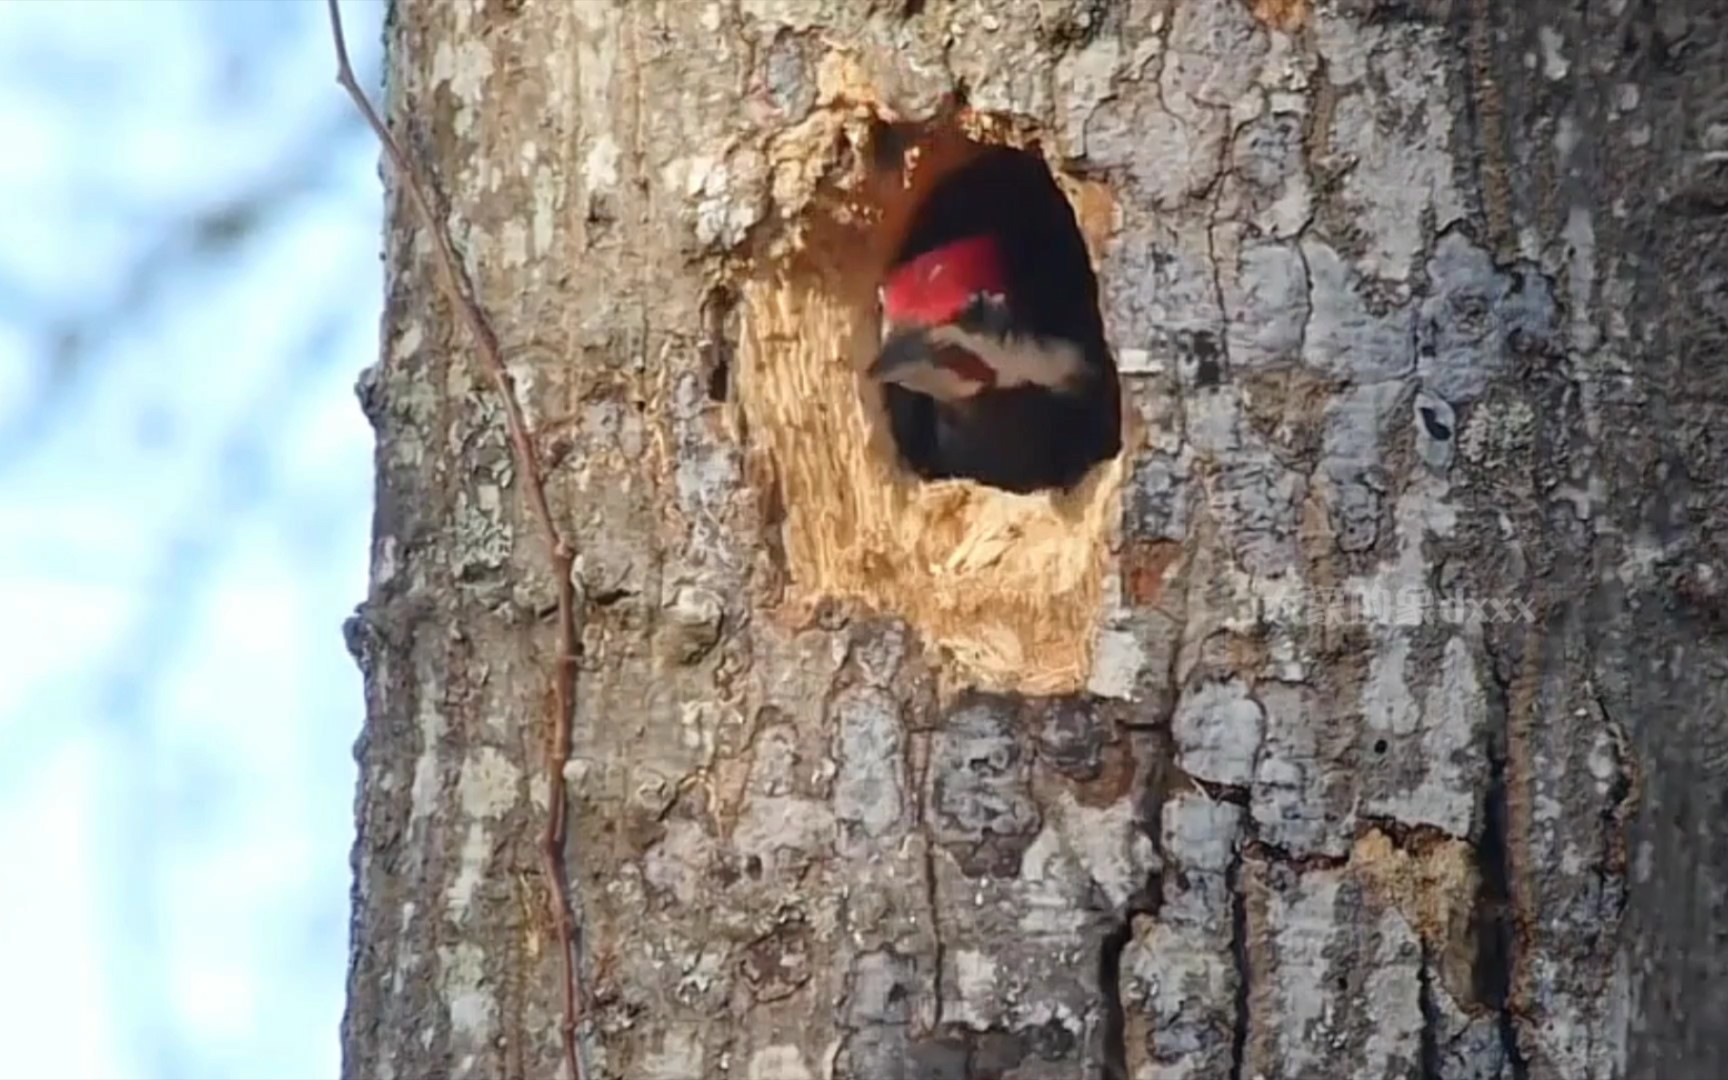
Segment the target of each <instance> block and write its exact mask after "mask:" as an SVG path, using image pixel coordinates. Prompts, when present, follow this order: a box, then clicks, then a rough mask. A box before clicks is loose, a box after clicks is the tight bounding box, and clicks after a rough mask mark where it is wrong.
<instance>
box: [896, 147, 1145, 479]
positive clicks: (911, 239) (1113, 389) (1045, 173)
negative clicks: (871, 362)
mask: <svg viewBox="0 0 1728 1080" xmlns="http://www.w3.org/2000/svg"><path fill="white" fill-rule="evenodd" d="M980 233H991V234H994V235H995V236H996V238H997V241H998V243H999V244H1001V245H1002V247H1003V249H1004V251H1005V254H1006V257H1007V261H1008V266H1007V267H1006V273H1007V278H1008V291H1009V296H1010V303H1011V306H1012V308H1013V310H1014V313H1015V318H1016V321H1017V322H1018V323H1019V324H1021V325H1022V326H1024V328H1025V329H1027V330H1029V331H1031V332H1033V333H1036V334H1038V335H1041V336H1048V337H1060V338H1066V339H1068V340H1071V341H1074V342H1077V343H1080V344H1081V345H1082V346H1084V347H1085V348H1086V351H1087V353H1088V355H1089V356H1090V357H1091V358H1092V359H1093V361H1094V363H1095V364H1096V365H1097V370H1096V377H1095V378H1094V379H1093V380H1092V381H1091V382H1090V384H1089V389H1088V390H1087V391H1086V392H1085V393H1082V394H1078V395H1059V394H1052V393H1049V392H1047V391H1045V390H1042V389H1032V388H1027V387H1015V388H1010V389H996V390H987V391H985V392H984V393H982V394H980V395H978V396H977V397H976V398H974V399H972V400H971V401H969V402H966V403H964V404H963V405H959V406H942V405H938V404H937V403H936V402H935V401H933V400H932V399H930V398H928V397H925V396H923V395H921V394H916V393H913V392H912V391H909V390H906V389H904V388H903V387H899V386H891V385H890V386H884V387H883V391H884V406H885V409H886V411H887V415H888V422H889V429H890V433H891V434H892V436H893V440H894V445H895V449H896V451H897V453H898V456H899V458H900V460H901V462H902V464H904V465H905V466H906V467H907V468H909V469H910V470H912V472H914V473H915V474H917V475H918V476H920V477H922V478H924V479H927V480H934V479H943V478H955V477H963V478H968V479H972V480H976V481H978V482H980V483H983V484H987V485H989V486H992V487H997V488H1002V489H1004V490H1008V491H1016V492H1030V491H1037V490H1040V489H1049V488H1057V489H1060V488H1068V487H1072V486H1073V485H1074V484H1076V483H1077V482H1078V481H1079V480H1080V479H1081V478H1082V477H1084V476H1085V475H1086V473H1087V472H1089V471H1090V470H1091V469H1092V467H1093V466H1094V465H1096V464H1098V463H1099V462H1101V461H1106V460H1108V459H1110V458H1112V457H1114V456H1115V455H1116V454H1117V452H1118V451H1119V450H1120V449H1121V445H1122V432H1121V427H1122V417H1121V406H1120V400H1121V390H1120V386H1119V383H1118V380H1117V375H1116V363H1115V359H1114V358H1113V357H1112V356H1111V354H1110V350H1109V347H1108V345H1107V344H1106V342H1105V337H1104V325H1103V320H1102V318H1101V317H1100V316H1099V313H1098V280H1097V278H1096V277H1095V276H1094V275H1093V273H1092V265H1091V262H1090V260H1089V258H1088V257H1087V252H1086V241H1085V239H1084V238H1083V237H1082V236H1081V234H1080V228H1079V225H1078V223H1077V222H1076V220H1075V218H1074V210H1073V208H1072V207H1071V206H1070V205H1069V203H1068V200H1067V198H1065V197H1064V196H1063V194H1062V191H1061V189H1060V188H1058V187H1057V186H1056V181H1055V178H1054V177H1052V176H1051V175H1050V170H1049V168H1048V167H1046V166H1045V164H1044V162H1043V160H1042V159H1041V158H1039V157H1037V156H1036V155H1034V154H1032V153H1029V152H1026V151H1022V150H1016V149H1013V148H1010V147H989V148H986V149H983V150H982V151H981V152H979V153H978V154H977V156H975V157H973V158H972V159H970V160H969V161H968V162H967V163H966V164H965V165H963V166H961V167H959V168H957V169H956V170H954V171H953V172H951V173H949V174H947V175H945V176H944V177H943V178H942V179H941V180H940V181H939V182H938V183H937V184H936V186H935V187H934V188H932V189H931V190H930V192H929V193H928V195H927V196H926V197H925V198H924V200H923V202H922V203H921V204H919V205H918V207H917V208H916V209H915V210H914V212H913V215H912V218H911V221H910V224H909V226H908V228H907V230H906V233H905V237H904V239H903V240H902V241H901V242H900V244H899V246H898V248H897V249H896V251H895V255H894V257H893V259H892V265H899V264H900V263H902V262H904V261H906V260H908V259H911V258H914V257H916V256H918V255H920V254H923V253H924V252H927V251H930V250H932V249H934V248H937V247H940V246H942V245H943V244H946V243H949V242H951V241H954V240H959V239H962V238H964V237H968V236H974V235H977V234H980Z"/></svg>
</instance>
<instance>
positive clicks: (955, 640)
mask: <svg viewBox="0 0 1728 1080" xmlns="http://www.w3.org/2000/svg"><path fill="white" fill-rule="evenodd" d="M977 134H978V132H977V130H976V128H974V129H972V130H970V131H963V130H962V128H961V125H960V123H958V122H956V121H952V120H938V121H929V122H921V123H911V124H893V125H888V124H877V125H875V126H874V128H873V130H871V131H870V132H869V133H868V134H867V135H866V136H865V138H863V139H859V140H858V143H865V145H857V144H855V146H856V149H858V150H860V151H862V152H860V153H857V154H855V155H852V157H851V159H852V160H853V161H855V162H856V163H857V165H856V168H857V172H858V174H859V175H858V177H857V182H856V183H855V184H853V185H851V186H849V187H848V189H847V190H846V193H845V196H844V197H843V198H837V199H835V200H833V201H830V202H826V203H823V202H820V201H819V202H818V203H816V204H815V205H813V206H812V207H811V208H810V209H809V210H808V211H807V212H806V214H805V216H804V218H803V219H802V220H801V221H799V222H798V226H799V227H798V230H797V234H798V235H799V236H800V238H801V239H800V242H799V243H798V245H797V246H796V247H795V248H794V249H793V250H790V251H787V252H782V253H781V254H780V255H779V256H778V257H777V258H775V259H772V260H762V261H760V262H758V263H757V264H756V265H755V266H754V268H753V271H754V272H753V273H752V274H751V275H750V276H749V277H748V278H747V279H746V280H744V281H742V282H741V283H740V289H739V292H738V299H739V304H740V311H739V313H740V316H741V335H740V338H739V349H738V354H737V357H736V363H735V364H734V366H733V368H732V374H733V387H732V389H733V391H734V393H735V395H736V401H735V404H736V406H737V408H738V409H739V410H740V413H741V420H742V421H744V425H743V426H744V428H745V430H747V431H748V433H749V445H750V459H751V462H752V468H753V469H754V470H755V471H756V482H757V484H758V486H759V487H760V488H761V489H763V490H777V491H778V492H779V493H780V500H781V501H780V507H781V508H782V516H781V518H780V520H779V522H778V523H777V530H778V535H777V536H775V537H773V538H772V540H773V542H774V544H775V545H776V546H777V547H778V548H779V549H780V550H783V551H784V552H785V556H786V567H787V571H788V579H789V580H788V582H787V585H788V593H787V601H788V606H789V608H790V611H789V616H790V617H792V618H801V617H802V616H801V615H800V614H799V613H800V612H802V613H808V612H809V611H811V610H814V609H815V608H816V607H817V606H818V605H820V604H821V603H822V602H823V601H824V600H827V599H830V598H843V599H849V600H854V601H859V602H861V603H862V604H863V605H865V606H866V607H868V608H871V609H874V610H877V611H880V612H883V613H888V614H894V615H898V616H900V617H901V618H904V619H905V620H906V621H907V622H908V623H909V624H910V625H911V626H912V627H913V628H914V629H916V630H917V631H918V632H919V633H920V634H921V636H922V637H923V638H924V639H925V640H926V642H928V643H930V644H933V645H936V646H939V647H941V648H942V649H943V650H945V651H946V652H947V654H948V655H949V656H950V657H951V659H952V660H953V661H954V662H955V665H956V667H957V668H958V669H959V672H960V673H961V674H962V676H963V681H964V682H965V683H966V684H968V685H973V686H978V687H980V688H984V689H995V690H1005V691H1016V692H1021V693H1034V694H1059V693H1069V692H1073V691H1076V690H1079V689H1082V688H1083V687H1084V686H1085V683H1086V681H1087V679H1088V676H1089V673H1090V667H1091V657H1092V645H1093V633H1094V628H1095V625H1096V622H1097V618H1098V614H1099V610H1100V605H1101V600H1102V595H1103V587H1104V581H1105V578H1106V576H1107V573H1108V568H1109V564H1110V559H1111V556H1110V551H1111V548H1112V545H1113V541H1114V536H1115V531H1116V524H1117V521H1118V517H1119V496H1120V491H1121V487H1122V481H1123V477H1124V474H1125V467H1126V463H1125V458H1126V454H1125V452H1124V444H1125V442H1126V441H1128V440H1127V439H1126V438H1125V432H1124V415H1123V411H1122V407H1121V401H1120V390H1119V384H1118V378H1117V373H1116V370H1115V366H1114V363H1113V361H1112V360H1110V358H1109V350H1108V349H1107V348H1104V347H1103V345H1104V340H1105V339H1104V330H1103V325H1102V319H1101V318H1100V315H1099V311H1098V282H1097V278H1096V276H1095V274H1094V271H1093V267H1092V261H1091V257H1090V254H1089V246H1088V241H1089V240H1090V241H1091V242H1092V244H1095V245H1096V244H1101V243H1103V242H1104V240H1105V238H1106V236H1107V235H1108V232H1109V230H1110V228H1111V227H1112V223H1113V219H1114V203H1113V200H1112V199H1111V196H1110V193H1109V191H1108V189H1107V188H1105V187H1104V186H1103V185H1101V184H1095V183H1092V182H1089V181H1084V180H1077V179H1074V178H1070V177H1060V178H1059V177H1058V175H1057V174H1054V173H1052V171H1051V170H1050V168H1049V167H1048V166H1047V165H1046V164H1045V162H1044V160H1043V158H1042V157H1041V156H1040V155H1039V153H1038V152H1037V151H1036V149H1035V148H1021V147H1016V146H1010V145H1006V144H1005V141H1004V142H1003V143H991V142H988V141H983V140H982V139H980V138H977V137H975V136H976V135H977ZM866 140H867V142H866ZM830 151H831V144H828V145H826V146H820V147H818V146H815V145H813V146H812V154H817V153H828V152H830ZM979 231H989V232H990V233H991V234H992V235H994V236H996V237H997V239H998V241H999V243H1001V244H1002V245H1003V247H1004V254H1005V256H1006V259H1007V262H1008V264H1009V265H1008V267H1007V272H1008V275H1009V278H1010V282H1011V289H1012V290H1013V291H1014V292H1015V293H1016V294H1017V295H1020V296H1023V297H1025V298H1027V299H1026V303H1027V307H1026V309H1025V310H1024V312H1023V313H1017V314H1018V315H1019V317H1020V319H1021V321H1022V322H1023V324H1024V325H1026V326H1028V327H1030V328H1033V329H1035V330H1036V331H1037V332H1039V333H1042V334H1062V335H1066V336H1067V337H1069V338H1070V339H1072V340H1077V341H1081V342H1086V343H1090V344H1095V345H1097V346H1098V347H1099V349H1098V351H1099V354H1100V355H1101V356H1102V357H1103V358H1104V365H1105V369H1104V370H1103V371H1102V372H1101V375H1102V378H1101V380H1100V384H1101V386H1102V388H1103V389H1102V390H1101V391H1100V392H1099V393H1097V394H1095V395H1094V396H1093V398H1092V399H1089V400H1088V402H1087V405H1086V409H1085V410H1084V415H1079V414H1076V415H1074V416H1071V417H1067V418H1065V419H1064V421H1063V423H1062V424H1061V425H1057V426H1056V428H1055V429H1054V430H1053V431H1052V433H1051V437H1049V438H1047V439H1045V440H1044V441H1043V443H1042V447H1041V449H1040V451H1039V454H1038V455H1036V460H1035V461H1034V462H1033V465H1034V466H1036V470H1035V471H1039V472H1040V474H1041V479H1043V480H1044V482H1041V483H1037V484H1033V485H1020V486H1018V487H1014V486H1008V485H992V484H991V483H989V482H987V481H985V480H983V479H981V478H978V477H967V476H954V475H941V474H940V470H938V469H932V468H931V467H930V463H929V460H928V458H927V457H924V456H921V449H922V448H921V445H920V442H919V439H920V437H921V433H920V430H919V423H920V420H919V418H918V417H917V416H916V415H915V413H916V410H915V409H914V410H909V409H906V408H904V407H903V405H900V404H897V403H896V402H895V400H894V398H893V397H892V396H890V395H889V394H887V393H885V392H884V390H885V388H883V387H881V386H879V385H877V384H876V383H874V382H873V381H872V380H870V379H867V378H866V377H864V375H863V372H864V371H865V369H867V368H868V367H869V365H870V363H871V362H872V361H873V360H874V358H875V355H876V352H877V350H878V349H879V348H880V343H881V322H880V312H879V308H878V301H877V287H878V285H879V284H880V282H881V281H882V278H883V275H884V273H885V272H886V271H887V270H888V269H889V268H890V267H892V266H894V265H896V264H897V263H898V262H900V261H903V260H904V259H906V258H910V257H913V256H915V255H917V254H919V253H920V252H922V251H926V250H929V249H930V248H931V247H934V246H938V245H940V244H942V243H944V242H946V241H947V240H949V239H957V238H963V237H964V236H965V235H967V234H968V233H975V232H979ZM886 389H888V390H897V389H898V388H892V387H890V388H886ZM1129 419H1130V421H1131V418H1129Z"/></svg>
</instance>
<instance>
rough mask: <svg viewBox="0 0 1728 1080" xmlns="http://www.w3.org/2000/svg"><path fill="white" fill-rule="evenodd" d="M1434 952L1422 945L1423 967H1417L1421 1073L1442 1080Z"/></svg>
mask: <svg viewBox="0 0 1728 1080" xmlns="http://www.w3.org/2000/svg"><path fill="white" fill-rule="evenodd" d="M1434 994H1435V991H1434V952H1433V950H1432V949H1430V948H1429V947H1428V946H1427V945H1426V944H1424V945H1423V946H1422V959H1421V967H1419V968H1417V969H1416V1002H1417V1006H1418V1007H1419V1008H1420V1009H1421V1010H1422V1030H1421V1032H1420V1034H1419V1038H1420V1041H1421V1053H1422V1057H1421V1069H1422V1072H1421V1075H1422V1080H1441V1075H1442V1073H1441V1069H1440V1024H1441V1019H1442V1018H1441V1016H1440V1002H1439V1001H1438V1000H1437V999H1436V998H1435V996H1434Z"/></svg>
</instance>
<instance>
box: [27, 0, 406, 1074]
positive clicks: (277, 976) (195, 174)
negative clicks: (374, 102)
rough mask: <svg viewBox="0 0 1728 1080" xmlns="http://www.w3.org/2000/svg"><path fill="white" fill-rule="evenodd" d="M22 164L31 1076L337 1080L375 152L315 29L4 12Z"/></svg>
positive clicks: (363, 541)
mask: <svg viewBox="0 0 1728 1080" xmlns="http://www.w3.org/2000/svg"><path fill="white" fill-rule="evenodd" d="M344 9H345V12H346V15H347V19H348V22H349V39H350V44H351V46H352V47H353V48H354V50H355V53H356V61H357V62H358V63H359V64H360V65H361V67H362V69H363V70H362V78H363V79H365V81H366V82H367V84H368V85H375V84H376V81H377V80H376V76H375V72H376V68H377V36H378V20H379V18H380V15H381V9H380V6H379V4H378V3H377V0H344ZM0 147H4V148H5V150H4V152H3V153H0V638H3V639H4V640H0V957H3V962H4V965H5V968H6V970H7V973H8V976H9V977H8V978H6V979H3V980H0V1017H3V1018H4V1020H3V1021H0V1029H3V1030H4V1032H5V1036H4V1038H0V1078H4V1077H26V1076H29V1077H55V1076H67V1077H72V1076H77V1077H139V1078H151V1080H155V1078H161V1080H168V1078H188V1080H190V1078H194V1077H224V1078H242V1077H246V1078H250V1077H259V1078H262V1077H327V1076H334V1075H335V1074H336V1070H337V1063H338V1045H337V1034H338V1032H337V1025H338V1022H339V1020H340V1016H341V1009H342V991H343V978H344V969H345V965H346V960H347V920H348V886H349V869H348V852H349V845H350V843H351V834H352V807H353V785H354V763H353V757H352V746H353V742H354V738H355V736H356V734H357V733H358V730H359V725H360V722H361V717H362V698H361V693H360V685H359V677H358V675H357V673H356V671H355V668H354V665H353V662H352V661H351V660H350V659H349V657H348V655H347V653H346V651H345V649H344V648H343V644H342V634H341V623H342V620H343V619H344V618H345V617H346V616H347V615H348V614H349V613H350V612H351V611H352V609H353V607H354V605H355V604H356V603H357V602H358V601H359V600H360V599H361V598H362V597H363V595H364V590H365V570H366V552H367V538H368V533H369V529H370V514H371V506H370V500H371V491H372V471H371V466H372V461H371V454H372V436H371V432H370V430H369V429H368V428H367V426H366V423H365V421H364V419H363V418H362V416H361V414H360V411H359V408H358V406H357V405H356V403H355V400H354V396H353V390H352V388H353V384H354V380H355V377H356V375H357V374H358V372H359V370H360V369H361V368H362V367H363V366H364V365H366V364H367V363H370V362H371V359H372V357H373V355H374V353H375V349H376V340H377V331H378V305H379V303H380V296H381V281H380V273H381V269H380V264H379V261H378V248H379V213H380V205H379V188H378V178H377V153H376V148H375V147H374V146H373V144H372V143H371V141H370V138H369V137H368V136H367V134H366V133H365V132H364V130H363V129H362V127H361V126H360V124H359V123H358V122H357V120H356V119H355V117H354V116H353V114H352V112H351V109H350V106H349V104H348V102H347V100H346V98H344V97H343V95H342V93H341V91H340V90H339V89H338V88H337V87H336V85H335V82H334V80H333V65H332V60H331V55H330V44H329V38H328V31H327V26H326V23H325V21H324V7H323V4H322V3H320V2H315V0H274V2H272V0H102V2H82V3H81V2H74V0H0Z"/></svg>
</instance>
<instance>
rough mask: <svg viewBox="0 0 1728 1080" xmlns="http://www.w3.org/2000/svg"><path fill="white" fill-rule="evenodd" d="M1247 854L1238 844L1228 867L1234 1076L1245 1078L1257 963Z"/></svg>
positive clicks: (1232, 1075)
mask: <svg viewBox="0 0 1728 1080" xmlns="http://www.w3.org/2000/svg"><path fill="white" fill-rule="evenodd" d="M1245 859H1246V854H1245V853H1244V852H1243V851H1242V850H1241V849H1240V848H1238V849H1237V851H1236V854H1235V856H1234V857H1233V858H1231V860H1230V866H1229V867H1228V868H1227V869H1226V870H1225V871H1224V883H1225V886H1226V888H1228V889H1229V891H1230V956H1231V959H1232V960H1233V961H1234V962H1235V965H1236V1015H1235V1019H1234V1022H1233V1024H1232V1025H1231V1029H1230V1080H1242V1077H1243V1074H1244V1069H1245V1068H1246V1062H1245V1060H1244V1059H1245V1058H1246V1056H1247V1053H1248V1016H1249V988H1250V980H1251V978H1252V976H1253V964H1252V963H1251V962H1250V960H1249V957H1248V893H1247V890H1246V888H1245V887H1244V886H1243V883H1242V869H1243V863H1244V861H1245Z"/></svg>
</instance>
